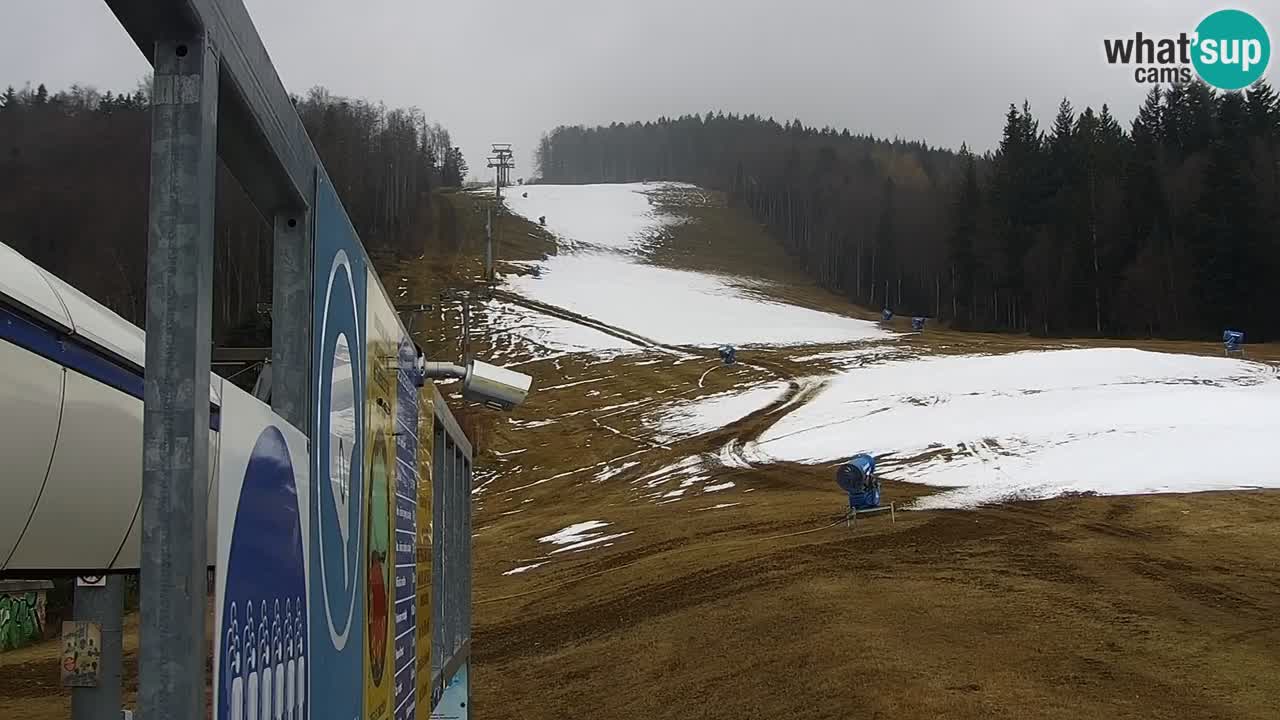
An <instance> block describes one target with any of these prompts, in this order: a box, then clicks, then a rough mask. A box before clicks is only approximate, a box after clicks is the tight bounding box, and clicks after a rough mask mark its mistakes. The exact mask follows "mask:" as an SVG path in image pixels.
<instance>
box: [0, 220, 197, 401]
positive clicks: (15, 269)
mask: <svg viewBox="0 0 1280 720" xmlns="http://www.w3.org/2000/svg"><path fill="white" fill-rule="evenodd" d="M4 298H7V299H8V300H9V301H10V302H12V303H14V304H16V305H17V306H19V307H21V308H23V309H25V310H27V311H28V312H30V313H32V314H34V315H37V316H39V317H42V318H44V319H46V320H48V321H49V322H50V323H51V324H53V325H54V326H56V327H58V328H60V329H62V330H63V331H65V332H70V333H72V334H73V335H75V336H77V337H80V338H83V339H84V340H86V341H87V342H89V343H91V344H92V345H95V346H96V347H98V348H101V349H102V350H104V351H106V352H108V353H110V354H112V355H115V356H116V357H118V358H120V359H121V360H124V361H125V362H128V363H131V364H133V365H134V366H136V367H137V368H138V369H140V370H141V369H142V368H143V366H144V365H145V363H146V357H147V344H146V333H144V332H143V331H142V329H141V328H139V327H138V326H137V325H134V324H133V323H131V322H129V321H128V320H125V319H124V318H122V317H120V316H119V315H117V314H116V313H115V312H113V311H112V310H110V309H109V308H107V307H106V306H104V305H102V304H100V303H98V302H96V301H95V300H94V299H93V298H91V297H89V296H88V295H85V294H84V293H82V292H80V291H79V290H77V289H75V288H74V287H72V286H71V285H70V284H68V283H66V282H64V281H63V280H62V279H61V278H58V277H57V276H55V275H54V274H53V273H51V272H48V271H47V270H45V269H44V268H41V267H40V266H38V265H36V264H35V263H33V262H31V260H29V259H27V258H26V257H24V256H23V255H22V254H21V253H19V252H18V251H16V250H14V249H13V248H11V247H9V246H8V245H5V244H4V243H0V299H4ZM218 399H219V398H218V393H217V390H216V388H215V387H212V386H211V387H210V388H209V400H210V402H213V403H215V404H216V403H217V402H218Z"/></svg>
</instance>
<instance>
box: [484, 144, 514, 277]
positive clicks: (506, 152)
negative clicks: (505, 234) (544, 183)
mask: <svg viewBox="0 0 1280 720" xmlns="http://www.w3.org/2000/svg"><path fill="white" fill-rule="evenodd" d="M492 152H493V155H491V156H489V157H488V158H487V160H488V161H489V167H491V168H493V169H494V174H493V197H494V207H496V208H499V209H501V206H502V186H503V185H510V184H511V176H510V171H511V169H512V168H514V167H515V166H516V163H515V160H514V159H512V156H511V155H512V153H511V143H494V144H493V150H492ZM484 233H485V250H484V279H485V282H489V283H492V282H493V208H490V211H489V213H488V215H487V216H486V219H485V227H484Z"/></svg>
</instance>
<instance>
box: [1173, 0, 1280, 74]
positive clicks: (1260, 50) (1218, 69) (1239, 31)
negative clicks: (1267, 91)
mask: <svg viewBox="0 0 1280 720" xmlns="http://www.w3.org/2000/svg"><path fill="white" fill-rule="evenodd" d="M1196 35H1197V36H1198V39H1197V40H1196V41H1195V49H1194V50H1192V57H1191V62H1192V64H1194V65H1195V66H1196V72H1197V73H1199V74H1200V79H1201V80H1204V81H1205V82H1207V83H1209V84H1210V85H1212V86H1214V87H1216V88H1218V89H1219V90H1239V89H1241V88H1245V87H1248V86H1250V85H1252V84H1253V83H1254V82H1256V81H1257V80H1258V78H1260V77H1262V73H1264V72H1266V70H1267V63H1269V62H1270V61H1271V38H1270V37H1268V36H1267V29H1266V28H1264V27H1263V26H1262V23H1261V22H1258V19H1257V18H1255V17H1254V16H1252V15H1250V14H1249V13H1247V12H1244V11H1243V10H1219V11H1217V12H1215V13H1213V14H1212V15H1209V16H1208V17H1206V18H1205V19H1204V20H1201V21H1200V24H1199V25H1198V26H1196Z"/></svg>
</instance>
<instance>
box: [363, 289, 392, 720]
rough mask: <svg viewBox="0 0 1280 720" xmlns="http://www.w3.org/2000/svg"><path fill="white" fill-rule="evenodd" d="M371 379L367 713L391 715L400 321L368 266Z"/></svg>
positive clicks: (381, 717)
mask: <svg viewBox="0 0 1280 720" xmlns="http://www.w3.org/2000/svg"><path fill="white" fill-rule="evenodd" d="M368 287H369V289H370V292H369V296H368V307H367V310H366V322H367V325H368V335H367V337H368V344H367V352H368V358H367V359H368V364H367V365H366V367H367V368H368V380H367V382H366V383H365V390H366V395H365V403H364V409H365V418H367V423H366V428H367V433H368V434H367V435H366V438H365V439H366V442H365V477H366V478H368V502H367V504H366V507H367V508H368V513H369V516H368V518H367V519H366V527H367V528H368V537H367V538H366V543H365V548H366V551H365V556H364V570H365V621H366V626H365V659H364V718H365V720H391V717H392V714H393V710H394V708H393V705H392V699H391V698H392V685H393V676H394V669H393V668H394V660H393V648H394V645H395V643H394V637H393V628H394V623H393V622H392V617H393V612H394V597H395V593H394V591H393V586H392V578H393V577H394V565H395V553H394V544H393V542H394V540H393V537H392V536H393V528H394V520H393V517H392V511H393V508H394V506H395V503H394V502H393V499H394V493H395V436H394V434H393V433H394V432H395V413H396V407H395V403H396V382H397V368H398V362H399V360H398V358H399V356H398V350H399V348H398V345H399V343H398V341H399V331H400V328H399V323H398V322H397V321H396V316H395V311H394V310H393V309H392V308H391V307H390V305H389V304H388V303H387V301H386V299H385V298H384V297H383V296H382V294H381V293H378V292H375V288H377V287H379V285H378V280H377V277H376V276H375V275H374V274H373V273H372V272H370V273H369V284H368Z"/></svg>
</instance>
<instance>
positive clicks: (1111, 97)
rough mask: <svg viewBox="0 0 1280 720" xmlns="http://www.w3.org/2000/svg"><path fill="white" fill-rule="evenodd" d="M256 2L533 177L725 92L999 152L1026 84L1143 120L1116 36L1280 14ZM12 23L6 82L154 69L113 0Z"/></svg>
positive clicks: (960, 5) (271, 20) (306, 45)
mask: <svg viewBox="0 0 1280 720" xmlns="http://www.w3.org/2000/svg"><path fill="white" fill-rule="evenodd" d="M244 1H245V4H246V5H247V6H248V8H249V11H250V13H251V14H252V16H253V18H254V20H255V21H256V23H257V25H258V30H259V32H260V33H261V35H262V37H263V39H264V41H265V42H266V45H267V48H268V50H270V52H271V56H272V58H273V60H274V61H275V63H276V67H277V68H278V70H279V73H280V77H281V79H282V80H283V81H284V83H285V86H286V87H287V88H288V89H289V90H290V91H291V92H299V93H300V92H303V91H305V90H306V89H307V88H309V87H311V86H313V85H317V84H320V85H325V86H327V87H328V88H329V89H330V90H331V91H333V92H335V93H338V94H341V95H350V96H359V97H366V98H369V99H371V100H382V101H385V102H386V103H387V104H389V105H392V106H405V105H416V106H418V107H420V108H422V109H423V111H425V112H426V114H427V116H428V117H429V118H431V119H433V120H436V121H438V122H440V123H442V124H444V125H445V126H446V127H448V128H449V130H450V132H451V133H452V134H453V137H454V141H455V142H456V143H457V144H459V145H461V146H462V149H463V152H464V154H465V156H466V158H467V161H468V162H469V164H470V165H471V167H472V172H473V173H476V174H478V175H482V176H487V171H486V170H485V169H484V164H485V163H484V157H485V155H486V154H487V151H488V149H489V143H491V142H511V143H513V144H514V145H515V149H516V151H517V155H516V157H517V161H518V164H519V166H518V167H517V170H516V175H517V176H526V175H529V174H531V170H532V169H531V167H530V163H531V161H532V151H533V147H534V145H535V143H536V142H537V139H538V137H539V136H540V135H541V134H542V133H543V132H545V131H547V130H549V129H551V128H553V127H554V126H556V125H558V124H578V123H583V124H597V123H608V122H612V121H615V120H618V121H631V120H644V119H652V118H656V117H657V116H659V115H670V116H674V115H679V114H682V113H693V112H705V111H707V110H711V109H723V110H725V111H736V112H742V113H746V112H755V113H759V114H763V115H773V116H774V117H775V118H777V119H778V120H779V121H782V120H786V119H790V118H794V117H798V118H800V119H801V120H802V121H803V122H804V123H805V124H806V125H819V126H821V125H827V124H830V125H834V126H836V127H848V128H849V129H850V130H851V131H854V132H869V133H874V134H876V135H880V136H894V135H898V136H902V137H907V138H916V139H920V138H923V139H925V140H927V141H929V142H930V143H932V144H935V145H943V146H948V147H959V145H960V143H961V142H962V141H964V142H968V143H969V144H970V146H972V147H974V148H975V149H977V150H986V149H989V148H991V147H993V146H994V144H995V143H996V142H997V140H998V139H999V135H1000V130H1001V126H1002V119H1003V118H1002V116H1003V114H1004V112H1005V110H1006V108H1007V106H1008V104H1009V103H1010V102H1021V101H1022V100H1023V98H1026V99H1028V100H1030V101H1031V104H1032V108H1033V110H1034V111H1035V112H1036V114H1037V115H1038V116H1039V117H1040V119H1041V124H1042V126H1046V127H1047V126H1048V125H1049V123H1050V122H1051V121H1052V116H1053V113H1054V111H1055V109H1056V106H1057V103H1058V101H1059V100H1060V99H1061V98H1062V97H1063V96H1064V95H1065V96H1068V97H1069V98H1071V100H1072V102H1073V103H1074V104H1075V105H1076V106H1077V108H1083V107H1084V106H1085V105H1089V104H1091V105H1094V106H1095V107H1096V106H1100V105H1101V104H1102V103H1104V102H1106V103H1110V105H1111V106H1112V108H1113V111H1114V112H1115V113H1116V114H1117V115H1118V116H1119V117H1121V118H1122V119H1123V120H1125V121H1126V122H1127V121H1128V120H1129V119H1130V118H1131V117H1132V115H1133V112H1134V109H1135V108H1136V106H1137V105H1138V103H1139V102H1140V101H1141V98H1142V96H1143V94H1144V93H1145V92H1146V88H1145V87H1143V86H1141V85H1138V84H1137V83H1135V82H1134V80H1133V75H1132V68H1128V69H1126V68H1124V67H1113V66H1109V65H1107V63H1106V62H1105V60H1104V56H1103V49H1102V40H1103V38H1104V37H1123V36H1125V35H1129V36H1132V34H1133V33H1134V32H1135V31H1138V30H1141V31H1143V32H1144V34H1147V35H1153V34H1155V35H1173V34H1176V33H1178V32H1181V31H1187V32H1190V31H1192V30H1194V28H1195V25H1196V23H1197V22H1199V20H1200V19H1201V18H1202V17H1203V16H1204V15H1206V14H1208V13H1209V12H1211V11H1213V10H1217V9H1220V8H1222V7H1236V8H1239V9H1242V10H1247V11H1250V12H1252V13H1254V15H1255V16H1257V17H1259V19H1261V20H1262V22H1263V23H1264V24H1266V25H1267V26H1268V29H1269V31H1270V32H1271V36H1272V40H1273V44H1274V43H1275V42H1276V41H1277V32H1278V28H1280V5H1277V4H1276V3H1275V0H1265V1H1259V0H1239V1H1237V0H1232V2H1231V3H1229V4H1227V5H1221V4H1218V3H1216V2H1205V1H1203V0H1199V1H1197V0H1076V1H1075V2H1058V1H1056V0H1052V1H1050V0H969V1H968V2H958V1H954V2H953V1H952V0H883V1H877V2H869V1H865V0H789V1H785V2H779V1H777V0H773V1H770V2H766V1H765V0H628V1H626V2H623V1H620V0H520V1H518V2H517V1H515V0H483V1H481V2H475V1H473V0H453V1H451V2H438V1H435V0H244ZM0 27H4V28H7V30H6V32H5V34H4V35H5V39H4V42H3V43H0V85H3V84H8V83H12V84H14V85H18V86H21V84H22V83H24V82H27V81H30V82H32V83H36V82H44V83H46V84H48V86H49V87H50V88H51V89H57V88H62V87H65V86H67V85H69V84H71V83H72V82H81V83H88V84H92V85H95V86H98V87H100V88H103V89H108V88H115V89H120V88H124V89H131V88H132V87H133V86H134V84H135V82H136V81H137V79H138V78H139V77H140V76H141V75H142V74H143V73H144V72H146V71H147V69H148V68H147V65H146V63H145V61H144V60H143V59H142V56H141V55H140V54H139V53H138V51H137V49H136V48H135V47H134V46H133V45H132V43H131V41H130V40H129V39H128V37H127V36H126V35H125V33H124V31H123V30H122V29H121V28H120V26H119V24H118V23H117V22H116V20H115V17H114V16H113V15H111V13H110V11H109V10H108V9H107V6H106V3H104V2H103V1H102V0H0ZM1277 64H1280V61H1273V62H1272V67H1271V70H1270V72H1269V73H1268V74H1269V75H1270V76H1271V77H1275V76H1276V74H1277V72H1276V66H1277Z"/></svg>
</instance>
